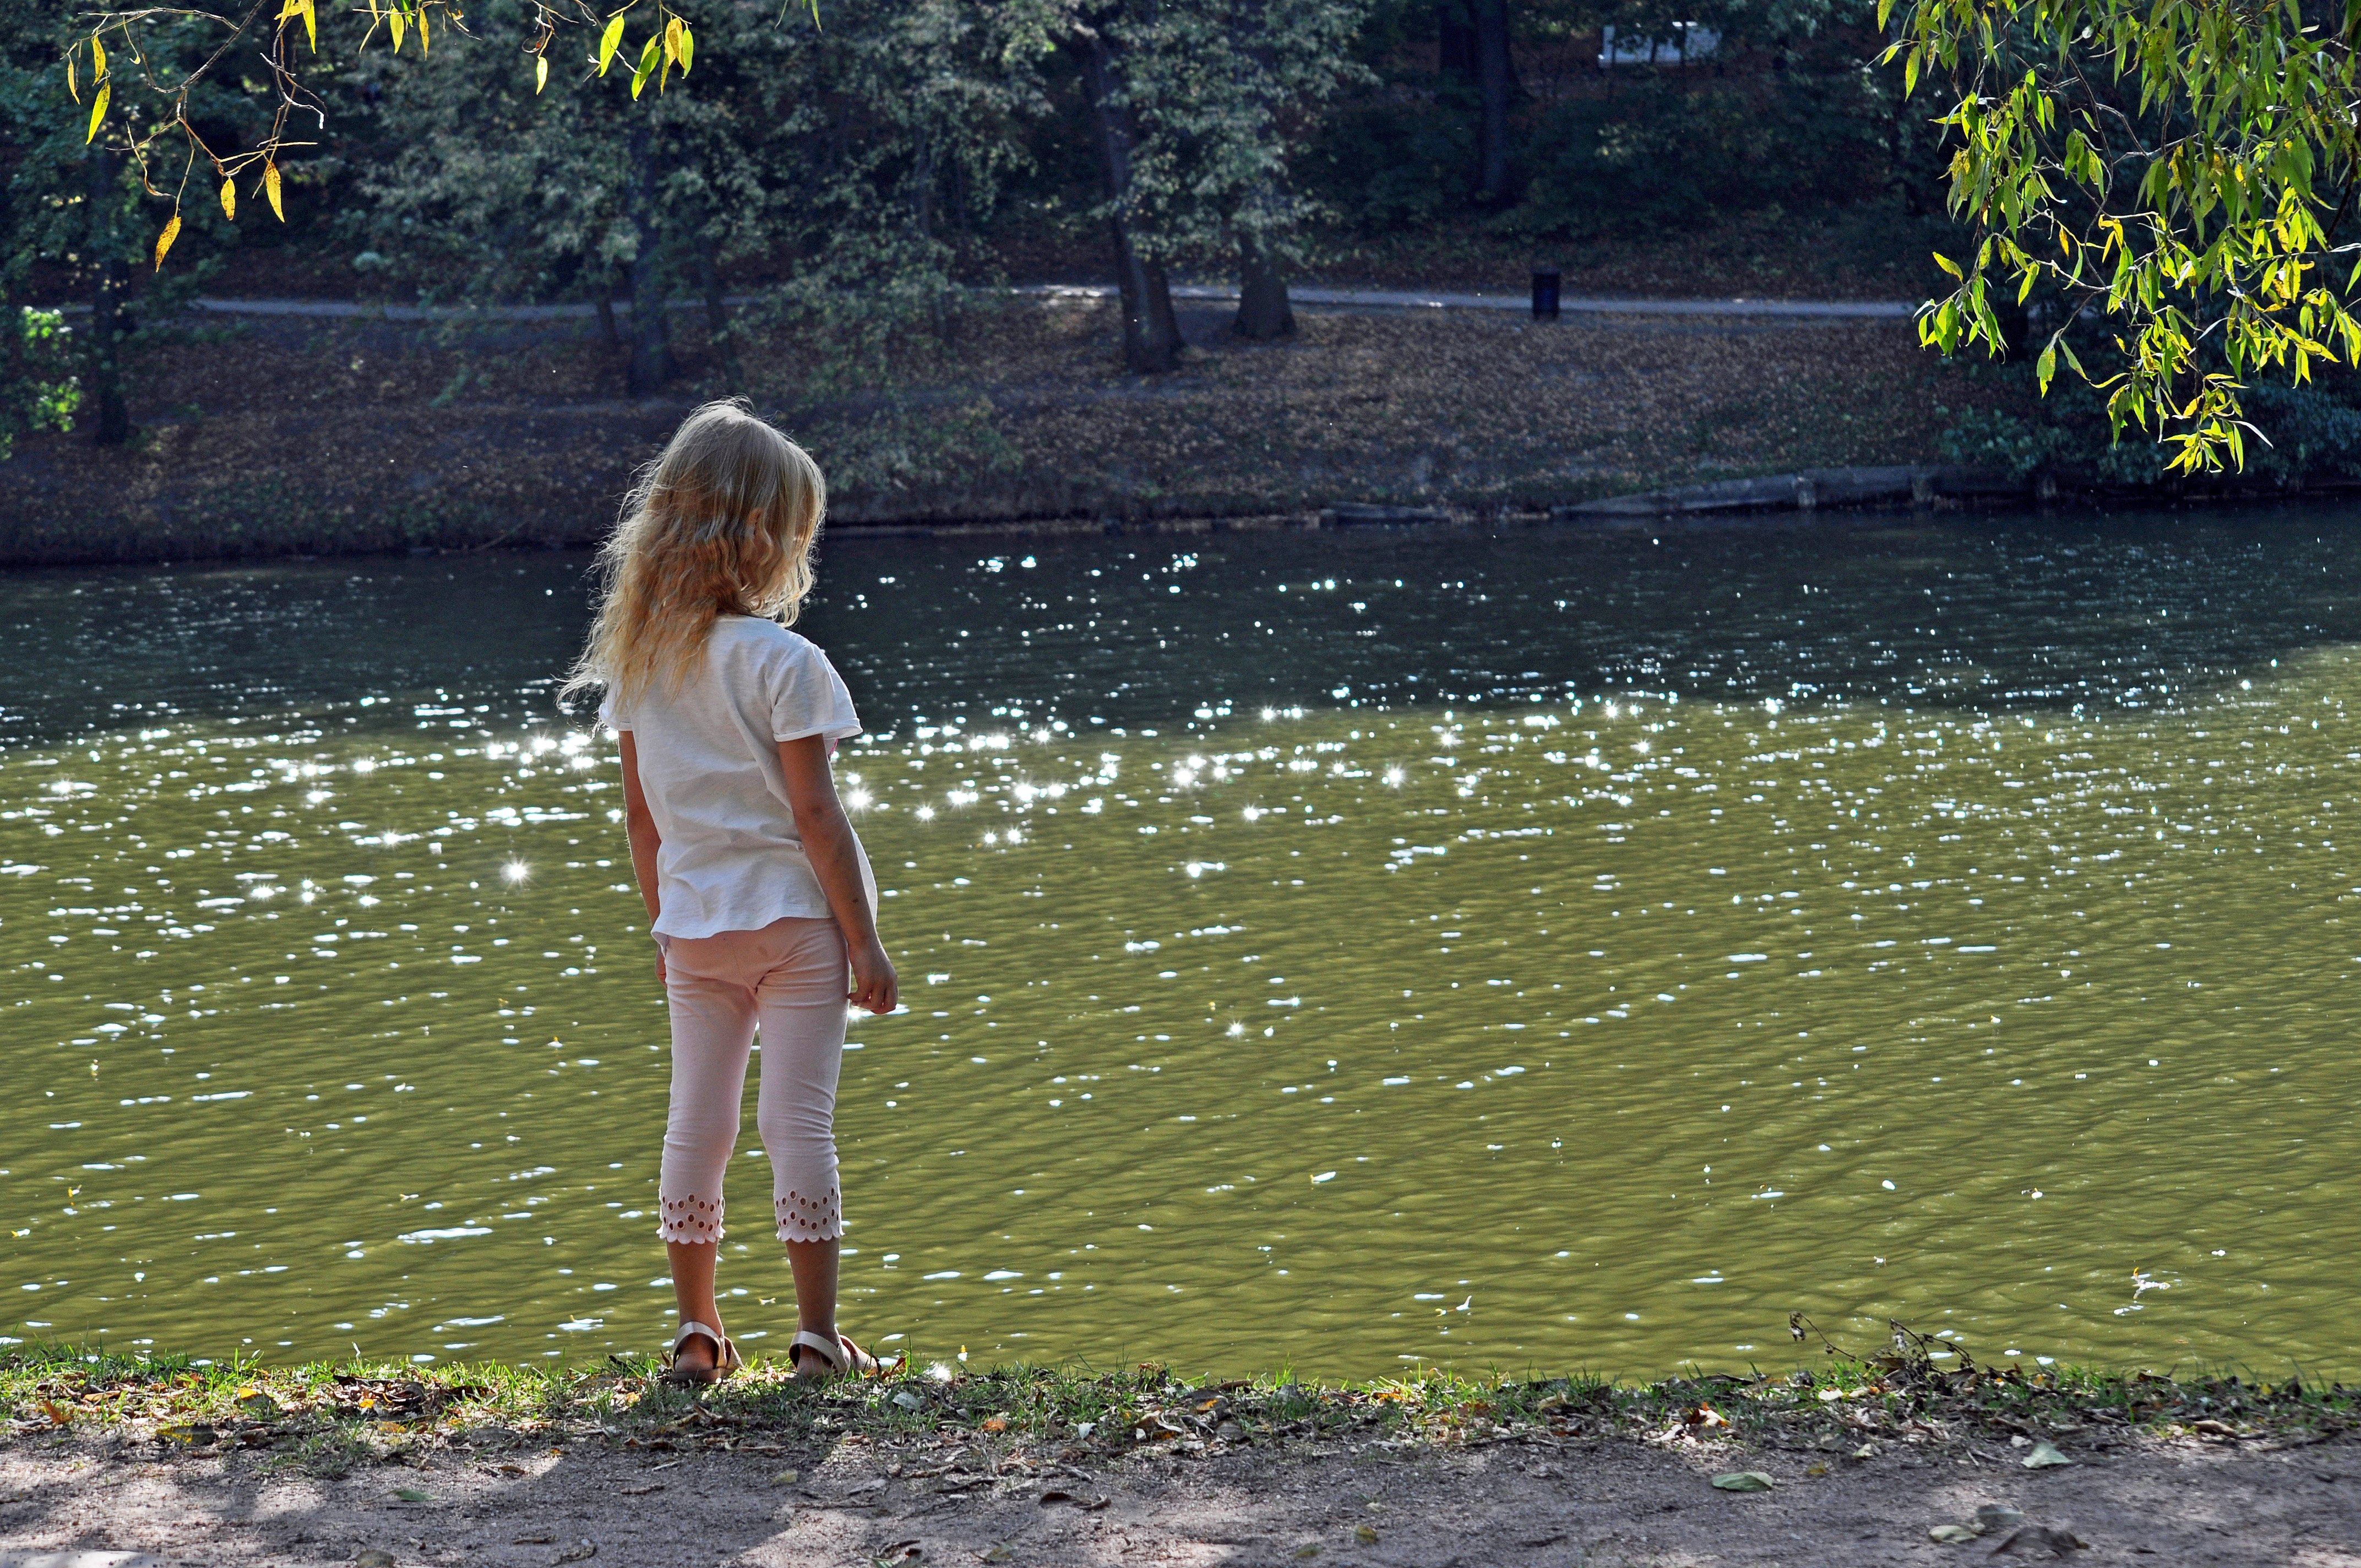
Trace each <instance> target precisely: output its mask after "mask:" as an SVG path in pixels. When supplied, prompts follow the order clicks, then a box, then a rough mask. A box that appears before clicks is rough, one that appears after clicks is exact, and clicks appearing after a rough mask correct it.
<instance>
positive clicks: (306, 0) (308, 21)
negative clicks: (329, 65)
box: [303, 0, 320, 54]
mask: <svg viewBox="0 0 2361 1568" xmlns="http://www.w3.org/2000/svg"><path fill="white" fill-rule="evenodd" d="M303 37H304V38H305V39H306V41H308V42H309V43H310V44H311V46H312V52H313V54H317V53H319V52H320V14H319V11H318V10H317V8H316V7H315V5H314V3H313V0H303Z"/></svg>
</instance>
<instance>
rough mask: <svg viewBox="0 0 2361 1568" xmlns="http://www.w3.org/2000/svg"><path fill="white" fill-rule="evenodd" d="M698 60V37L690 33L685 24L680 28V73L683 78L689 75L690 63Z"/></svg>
mask: <svg viewBox="0 0 2361 1568" xmlns="http://www.w3.org/2000/svg"><path fill="white" fill-rule="evenodd" d="M696 58H697V35H696V34H695V33H693V32H691V31H689V29H688V24H686V22H684V23H682V24H681V28H680V73H681V74H682V75H683V76H686V75H687V74H688V66H689V62H690V61H691V60H695V59H696Z"/></svg>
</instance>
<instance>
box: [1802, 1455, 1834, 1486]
mask: <svg viewBox="0 0 2361 1568" xmlns="http://www.w3.org/2000/svg"><path fill="white" fill-rule="evenodd" d="M1804 1474H1805V1475H1808V1476H1810V1477H1811V1478H1812V1479H1813V1480H1815V1481H1817V1480H1818V1479H1819V1478H1820V1477H1821V1476H1823V1475H1827V1474H1828V1461H1826V1460H1822V1461H1820V1462H1819V1463H1818V1464H1806V1465H1805V1466H1804Z"/></svg>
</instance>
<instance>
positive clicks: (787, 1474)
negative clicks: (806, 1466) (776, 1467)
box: [771, 1470, 804, 1486]
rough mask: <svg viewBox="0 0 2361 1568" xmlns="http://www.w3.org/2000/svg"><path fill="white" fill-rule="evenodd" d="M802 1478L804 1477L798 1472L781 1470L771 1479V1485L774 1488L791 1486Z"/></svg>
mask: <svg viewBox="0 0 2361 1568" xmlns="http://www.w3.org/2000/svg"><path fill="white" fill-rule="evenodd" d="M803 1478H804V1475H803V1472H802V1471H800V1470H782V1471H780V1472H779V1473H778V1474H777V1475H774V1476H772V1477H771V1485H772V1486H794V1485H795V1484H796V1482H798V1481H800V1480H802V1479H803Z"/></svg>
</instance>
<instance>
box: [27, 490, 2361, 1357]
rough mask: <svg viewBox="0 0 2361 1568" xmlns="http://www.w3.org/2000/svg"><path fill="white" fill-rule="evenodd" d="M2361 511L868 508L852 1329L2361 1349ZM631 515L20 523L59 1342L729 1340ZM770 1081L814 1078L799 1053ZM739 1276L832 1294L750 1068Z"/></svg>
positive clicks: (889, 1334) (1151, 1338) (2155, 1351)
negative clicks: (635, 779)
mask: <svg viewBox="0 0 2361 1568" xmlns="http://www.w3.org/2000/svg"><path fill="white" fill-rule="evenodd" d="M2356 543H2361V527H2356V526H2355V523H2354V521H2352V520H2349V519H2348V518H2347V517H2345V515H2343V514H2336V513H2329V512H2324V511H2308V512H2275V513H2255V514H2241V515H2236V516H2232V517H2228V518H2218V519H2213V520H2210V521H2187V520H2175V519H2169V518H2147V519H2137V518H2135V519H2126V520H2115V521H2106V522H2093V521H2088V520H2064V521H2055V520H2053V521H2042V520H2038V519H2008V518H2002V519H1993V518H1974V519H1968V520H1962V521H1925V520H1915V521H1914V520H1893V519H1886V520H1876V519H1872V520H1862V521H1851V522H1843V521H1837V522H1826V523H1819V524H1813V525H1808V526H1804V527H1792V526H1773V525H1763V524H1750V525H1747V526H1744V527H1738V528H1728V529H1690V530H1686V531H1683V532H1670V531H1657V530H1653V529H1647V528H1642V529H1639V530H1631V531H1618V532H1606V533H1597V532H1571V531H1566V532H1560V531H1548V530H1544V531H1534V532H1501V533H1482V532H1433V533H1418V532H1400V533H1395V532H1369V533H1353V534H1341V535H1340V534H1336V533H1288V534H1214V535H1208V536H1195V537H1176V536H1170V535H1167V536H1148V537H1142V536H1138V535H1133V536H1129V537H1110V538H1104V539H1100V538H1090V539H1086V540H1080V541H1023V540H1016V541H1010V540H1005V539H1003V540H990V539H987V540H983V541H981V542H979V541H958V540H946V541H933V542H915V543H914V542H892V543H889V542H884V541H877V540H862V539H848V540H845V541H842V542H839V543H833V544H831V545H830V546H829V549H828V551H827V553H826V558H825V560H824V563H823V566H822V582H823V594H822V598H821V600H820V601H819V602H818V603H817V604H816V605H815V607H814V609H812V611H811V613H810V614H809V616H808V617H807V621H806V622H805V626H804V629H805V630H807V631H808V632H810V634H811V635H813V636H814V637H815V638H816V639H818V641H821V642H822V643H823V645H824V646H827V647H828V648H829V650H830V652H832V653H833V654H834V655H835V656H836V658H837V660H838V662H839V663H840V666H841V667H842V668H843V669H844V671H845V674H846V675H847V678H848V680H849V681H850V683H851V685H852V688H853V691H854V695H855V697H856V699H857V700H858V701H859V702H860V704H861V706H862V711H863V714H864V716H865V717H866V718H868V720H869V722H870V725H871V733H870V735H869V736H868V737H866V738H865V739H863V740H860V741H857V742H852V743H849V744H848V745H847V746H846V748H845V749H844V751H843V752H842V754H841V755H840V759H839V767H840V774H841V777H842V782H843V786H844V789H845V791H846V793H847V795H848V798H849V799H851V801H852V802H853V803H854V804H855V806H856V807H857V808H858V823H859V827H860V829H861V832H862V836H863V838H864V839H865V840H866V842H867V843H868V845H869V847H870V850H871V852H872V855H873V859H874V861H875V862H876V865H877V868H878V872H879V875H880V879H881V882H882V883H883V885H884V888H885V889H886V890H887V891H886V897H885V905H884V908H885V917H884V929H885V932H886V936H887V940H888V945H889V947H890V948H892V949H893V950H894V952H895V955H896V960H897V962H898V963H899V965H900V967H901V970H902V973H903V979H904V996H905V999H906V1003H907V1005H906V1011H904V1012H903V1013H901V1014H897V1015H895V1016H892V1017H889V1018H885V1019H881V1020H872V1021H863V1022H861V1023H859V1024H857V1025H855V1027H854V1029H853V1047H854V1048H853V1049H852V1050H851V1052H850V1054H849V1055H848V1056H847V1058H846V1062H845V1069H844V1077H843V1087H842V1098H841V1101H840V1108H839V1119H838V1127H839V1137H840V1147H841V1151H842V1156H843V1165H844V1170H843V1180H844V1190H845V1203H846V1213H847V1217H848V1220H849V1222H850V1225H851V1231H850V1235H849V1238H848V1244H847V1248H846V1254H847V1255H846V1259H845V1308H844V1321H845V1323H846V1325H847V1327H848V1328H849V1329H850V1330H851V1332H854V1333H856V1334H857V1335H861V1336H863V1337H865V1338H868V1339H871V1340H874V1341H877V1342H880V1343H883V1344H884V1346H886V1347H887V1348H909V1349H912V1350H914V1351H915V1352H916V1353H917V1354H919V1355H920V1356H921V1358H927V1357H934V1356H948V1355H950V1354H953V1353H955V1352H958V1351H960V1350H961V1349H962V1348H964V1349H965V1350H966V1351H967V1353H968V1354H970V1355H971V1357H972V1358H974V1359H977V1360H985V1361H989V1360H1007V1359H1014V1358H1019V1357H1023V1358H1028V1359H1036V1360H1067V1359H1077V1360H1085V1361H1090V1362H1096V1363H1101V1364H1104V1363H1112V1362H1116V1361H1119V1360H1126V1359H1138V1358H1143V1357H1149V1356H1154V1357H1158V1358H1165V1359H1170V1360H1171V1361H1173V1362H1175V1363H1176V1364H1179V1365H1184V1366H1193V1367H1199V1368H1203V1369H1209V1370H1222V1369H1227V1370H1237V1371H1244V1370H1251V1369H1258V1368H1266V1367H1268V1366H1271V1365H1278V1364H1281V1363H1289V1364H1292V1365H1295V1366H1297V1367H1299V1368H1301V1369H1304V1370H1305V1371H1307V1372H1310V1371H1319V1372H1325V1373H1331V1374H1340V1375H1341V1374H1356V1375H1362V1376H1369V1375H1379V1374H1385V1373H1389V1372H1392V1371H1398V1370H1401V1369H1405V1368H1411V1367H1414V1366H1416V1365H1420V1364H1422V1363H1424V1362H1427V1361H1442V1362H1449V1363H1454V1364H1456V1365H1461V1366H1463V1367H1481V1366H1499V1367H1503V1368H1507V1369H1510V1370H1522V1369H1525V1368H1528V1367H1546V1368H1551V1369H1563V1368H1568V1367H1577V1366H1579V1367H1587V1368H1590V1369H1593V1370H1598V1371H1609V1372H1622V1373H1645V1372H1654V1371H1662V1370H1665V1369H1669V1368H1671V1367H1673V1366H1675V1365H1678V1364H1682V1363H1684V1362H1691V1361H1694V1362H1697V1363H1702V1364H1705V1365H1717V1366H1743V1365H1748V1364H1750V1363H1761V1364H1768V1365H1780V1364H1784V1363H1786V1362H1788V1361H1789V1360H1791V1359H1792V1358H1794V1357H1795V1355H1796V1354H1797V1352H1796V1351H1795V1348H1794V1347H1792V1346H1791V1344H1790V1343H1789V1340H1788V1337H1787V1333H1786V1320H1787V1315H1788V1313H1789V1312H1790V1311H1792V1310H1803V1311H1805V1312H1807V1313H1809V1314H1810V1315H1811V1316H1812V1317H1813V1318H1814V1319H1815V1320H1816V1321H1817V1322H1818V1323H1819V1324H1820V1325H1821V1326H1822V1327H1823V1328H1825V1329H1828V1330H1829V1331H1830V1332H1835V1333H1837V1334H1839V1337H1843V1336H1846V1335H1850V1336H1851V1337H1852V1338H1853V1339H1854V1340H1855V1341H1856V1343H1862V1344H1867V1343H1872V1341H1873V1340H1874V1339H1875V1338H1876V1337H1877V1335H1878V1333H1879V1332H1880V1331H1881V1329H1882V1325H1883V1321H1884V1319H1885V1318H1886V1317H1887V1316H1888V1315H1892V1316H1896V1317H1899V1318H1902V1319H1904V1320H1905V1321H1909V1322H1911V1323H1913V1324H1915V1325H1916V1326H1918V1327H1920V1328H1923V1329H1927V1330H1941V1331H1944V1332H1947V1333H1951V1334H1956V1335H1957V1336H1959V1337H1960V1339H1962V1340H1963V1341H1964V1342H1965V1343H1967V1344H1969V1346H1970V1347H1971V1349H1972V1350H1973V1351H1974V1352H1975V1353H1976V1354H1979V1355H1993V1356H2000V1355H2020V1356H2023V1357H2025V1358H2026V1359H2028V1360H2030V1359H2032V1358H2034V1357H2045V1358H2054V1359H2058V1360H2061V1361H2087V1360H2095V1361H2098V1362H2101V1363H2103V1364H2126V1363H2133V1362H2141V1363H2147V1364H2165V1363H2176V1362H2177V1363H2180V1364H2183V1365H2212V1364H2219V1363H2222V1362H2224V1361H2234V1360H2235V1361H2237V1362H2240V1363H2243V1364H2245V1365H2252V1366H2257V1367H2263V1368H2269V1369H2272V1370H2274V1371H2277V1370H2283V1369H2284V1368H2285V1367H2286V1366H2288V1365H2290V1364H2295V1365H2301V1366H2302V1367H2303V1368H2305V1369H2306V1370H2307V1371H2312V1370H2318V1369H2327V1370H2332V1371H2334V1370H2337V1369H2340V1368H2341V1369H2344V1370H2348V1371H2349V1370H2350V1369H2351V1368H2352V1367H2353V1366H2354V1365H2355V1362H2356V1354H2355V1353H2356V1348H2361V1325H2356V1318H2355V1316H2354V1313H2353V1311H2352V1310H2351V1307H2350V1305H2349V1303H2348V1292H2347V1288H2346V1287H2345V1286H2340V1285H2339V1284H2338V1283H2337V1281H2338V1280H2340V1279H2345V1280H2347V1281H2348V1282H2349V1279H2350V1275H2349V1274H2348V1273H2347V1272H2346V1271H2347V1270H2349V1269H2350V1268H2351V1267H2352V1261H2351V1260H2352V1258H2353V1256H2354V1255H2355V1252H2356V1241H2361V1130H2356V1119H2355V1116H2354V1110H2353V1108H2354V1105H2355V1102H2356V1088H2361V1070H2356V1066H2355V1060H2354V1051H2353V1048H2352V1047H2353V1034H2354V1026H2355V1025H2356V1021H2361V981H2356V973H2361V930H2352V931H2348V930H2347V929H2345V923H2346V920H2347V916H2348V914H2349V913H2350V912H2351V911H2352V910H2353V909H2354V908H2355V907H2356V899H2361V885H2356V880H2355V879H2356V866H2355V865H2354V863H2353V858H2352V856H2351V854H2350V852H2349V851H2348V850H2347V849H2346V848H2345V835H2344V833H2343V831H2342V824H2343V820H2344V818H2345V816H2347V815H2351V814H2355V813H2356V812H2361V722H2356V714H2355V711H2354V709H2355V706H2356V699H2361V667H2356V663H2355V655H2356V647H2361V553H2357V552H2356ZM584 565H585V563H584V561H583V560H582V559H581V558H579V557H577V556H572V555H557V554H552V555H532V556H505V557H503V556H494V557H478V558H470V559H465V560H456V559H426V560H406V559H405V560H394V561H360V562H329V563H319V562H313V563H294V564H287V565H269V566H258V567H238V568H227V569H215V568H192V567H178V568H152V569H141V570H107V571H87V572H48V573H38V574H18V575H16V576H10V577H6V578H5V579H0V620H5V625H6V627H7V630H8V632H9V636H10V639H11V643H12V646H14V647H15V648H16V650H17V652H18V661H17V675H16V680H15V681H14V682H12V683H11V685H12V686H13V688H14V691H13V693H12V694H9V695H5V696H0V976H5V988H0V1052H5V1057H0V1060H5V1064H6V1067H7V1069H8V1080H9V1082H10V1084H11V1089H10V1091H9V1092H8V1094H7V1096H6V1098H5V1102H0V1167H5V1168H0V1207H5V1213H0V1229H5V1231H6V1232H8V1233H10V1234H6V1235H5V1236H0V1259H5V1266H0V1288H5V1289H7V1290H8V1291H9V1292H11V1295H10V1298H9V1299H10V1300H11V1303H12V1305H13V1307H14V1309H15V1310H14V1311H13V1312H12V1313H10V1314H9V1315H8V1317H7V1318H6V1319H5V1320H4V1321H0V1343H17V1342H24V1341H32V1340H56V1339H63V1340H73V1341H79V1342H88V1343H104V1344H108V1345H113V1346H116V1347H130V1346H135V1345H154V1346H157V1347H159V1348H170V1349H179V1350H188V1351H193V1352H195V1353H198V1354H207V1355H213V1356H226V1355H229V1354H238V1353H246V1354H259V1355H262V1356H264V1357H266V1358H269V1359H273V1360H294V1359H298V1358H308V1357H318V1356H327V1355H334V1354H350V1353H351V1352H352V1350H353V1349H354V1348H355V1347H357V1348H358V1350H359V1351H361V1352H363V1353H366V1354H370V1355H402V1356H411V1357H414V1358H416V1359H418V1360H420V1361H427V1360H433V1359H444V1358H448V1359H457V1358H477V1357H487V1356H496V1357H503V1358H511V1359H520V1358H533V1357H542V1356H570V1357H576V1358H595V1357H596V1356H598V1355H600V1354H604V1353H606V1352H608V1351H610V1350H619V1349H636V1350H648V1349H653V1348H655V1347H656V1346H658V1345H659V1344H660V1343H661V1342H662V1340H663V1338H664V1335H665V1332H666V1330H667V1327H668V1324H669V1323H670V1321H671V1319H670V1313H671V1293H670V1290H669V1288H668V1286H667V1284H666V1281H665V1279H664V1255H663V1250H662V1248H661V1246H660V1245H658V1243H657V1242H656V1240H655V1236H654V1230H655V1216H654V1212H653V1211H654V1209H655V1202H654V1198H655V1187H654V1183H655V1171H656V1156H657V1153H658V1145H659V1139H660V1134H661V1127H662V1122H663V1116H664V1094H665V1075H666V1058H665V1051H664V1014H663V1007H662V1003H661V998H660V995H659V993H658V991H657V988H656V986H655V984H654V981H653V974H652V966H651V959H652V950H651V948H650V947H649V945H648V942H647V939H646V938H645V936H644V933H643V930H642V926H643V918H642V912H641V908H640V905H639V900H638V897H637V895H636V894H634V893H633V892H632V891H631V886H630V870H629V861H628V860H627V858H626V852H625V848H624V843H623V836H622V828H621V827H620V787H619V785H618V783H617V778H616V770H615V757H614V750H613V747H612V745H611V743H610V740H609V739H608V738H605V737H601V736H598V735H596V734H594V733H593V732H592V731H591V730H590V729H588V728H587V727H585V726H584V725H583V723H582V722H581V721H580V720H577V719H569V718H566V716H565V715H562V714H560V713H559V712H558V711H557V710H556V708H555V706H554V704H553V701H552V698H551V696H550V693H551V690H552V688H553V685H554V676H555V674H556V672H557V671H558V670H559V669H561V668H562V666H563V664H564V663H565V660H566V656H567V654H568V652H570V650H571V648H572V647H573V645H574V643H575V641H576V640H577V638H578V636H579V633H580V629H581V626H582V623H583V618H584V609H583V601H584V595H585V583H584V580H583V577H582V571H583V567H584ZM750 1092H751V1091H750ZM731 1183H732V1191H733V1195H734V1196H735V1197H736V1199H737V1201H738V1204H739V1218H740V1220H741V1225H740V1227H739V1228H738V1229H737V1231H736V1232H735V1234H733V1236H732V1238H731V1240H730V1242H729V1243H728V1244H726V1249H725V1263H724V1284H725V1286H727V1287H731V1288H732V1291H731V1295H730V1299H729V1301H728V1304H727V1309H726V1310H728V1311H729V1312H730V1314H731V1317H730V1327H731V1329H732V1330H733V1332H735V1333H736V1334H737V1336H738V1337H739V1339H740V1340H741V1343H745V1344H746V1345H747V1348H748V1349H749V1350H750V1351H761V1350H763V1349H766V1348H768V1346H767V1345H766V1344H765V1343H764V1342H765V1339H766V1337H769V1336H778V1337H784V1335H785V1333H786V1332H791V1330H792V1325H793V1318H792V1310H791V1305H790V1301H789V1299H788V1293H787V1289H786V1279H785V1268H784V1266H783V1263H782V1261H781V1259H780V1258H779V1257H778V1255H777V1248H776V1247H775V1246H774V1245H773V1244H772V1243H771V1242H770V1241H769V1240H768V1239H767V1234H766V1232H767V1226H765V1225H763V1223H760V1222H761V1219H762V1217H763V1215H764V1213H765V1212H766V1210H765V1203H764V1201H763V1200H764V1197H765V1195H766V1193H767V1190H768V1176H767V1174H766V1172H765V1171H764V1170H763V1166H762V1163H761V1157H760V1150H759V1146H757V1145H756V1144H755V1142H754V1139H753V1119H752V1108H751V1105H750V1106H749V1109H748V1114H747V1116H746V1133H745V1136H744V1138H743V1139H742V1140H741V1157H740V1158H739V1160H738V1161H737V1163H736V1167H735V1169H734V1172H733V1175H732V1177H731Z"/></svg>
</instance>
